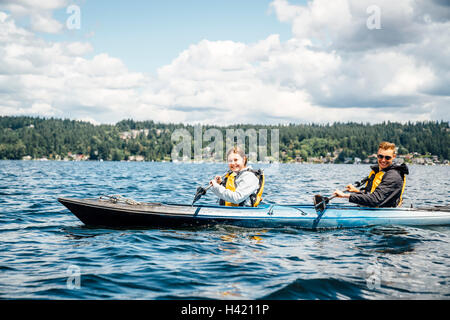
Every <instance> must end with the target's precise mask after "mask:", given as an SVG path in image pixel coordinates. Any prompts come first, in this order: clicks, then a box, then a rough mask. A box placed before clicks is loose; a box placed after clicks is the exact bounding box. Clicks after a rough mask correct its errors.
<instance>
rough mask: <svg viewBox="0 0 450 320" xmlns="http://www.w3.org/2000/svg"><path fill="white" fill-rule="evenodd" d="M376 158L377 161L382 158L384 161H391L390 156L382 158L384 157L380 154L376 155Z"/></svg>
mask: <svg viewBox="0 0 450 320" xmlns="http://www.w3.org/2000/svg"><path fill="white" fill-rule="evenodd" d="M377 157H378V159H380V160H381V159H383V158H385V159H386V160H391V159H392V157H391V156H384V155H382V154H378V155H377Z"/></svg>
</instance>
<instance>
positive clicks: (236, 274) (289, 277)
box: [0, 161, 450, 299]
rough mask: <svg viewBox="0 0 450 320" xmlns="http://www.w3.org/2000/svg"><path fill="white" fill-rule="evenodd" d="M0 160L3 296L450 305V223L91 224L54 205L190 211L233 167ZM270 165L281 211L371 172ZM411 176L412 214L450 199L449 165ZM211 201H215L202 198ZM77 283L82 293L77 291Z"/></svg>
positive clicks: (271, 196)
mask: <svg viewBox="0 0 450 320" xmlns="http://www.w3.org/2000/svg"><path fill="white" fill-rule="evenodd" d="M0 164H1V171H0V252H1V253H2V254H1V255H0V272H1V277H0V297H1V298H6V299H15V298H19V299H392V298H394V299H397V298H398V299H422V298H423V299H436V298H437V299H442V298H444V299H448V297H450V289H449V288H450V286H449V282H448V279H449V278H450V277H449V276H450V273H449V270H450V245H449V244H450V230H449V228H448V227H424V228H413V227H397V226H383V227H372V228H362V229H347V230H328V231H321V232H313V231H306V230H299V229H295V228H289V227H286V228H277V229H246V228H239V227H233V226H214V227H201V228H182V229H158V228H155V229H146V228H141V229H102V228H92V227H86V226H84V225H83V224H82V223H81V222H80V221H79V220H78V219H77V218H76V217H74V216H73V215H72V214H70V213H69V211H68V210H66V209H65V208H64V207H63V206H61V205H60V204H59V203H58V202H57V201H56V199H57V198H58V197H63V196H65V197H80V198H81V197H98V196H99V195H100V194H122V195H123V196H126V197H130V198H133V199H135V200H137V201H167V202H180V203H190V202H191V201H192V197H193V194H194V192H195V188H196V187H197V186H198V185H205V184H206V183H207V182H208V180H209V179H211V177H213V176H214V175H215V174H217V173H221V172H224V171H225V169H226V168H225V167H224V165H222V164H172V163H123V162H120V163H119V162H102V163H100V162H79V163H76V162H51V161H48V162H37V161H28V162H25V161H1V162H0ZM254 167H257V165H254ZM263 167H264V168H265V169H266V174H267V181H266V191H265V200H266V201H272V202H278V203H305V202H306V203H311V201H312V200H311V198H312V195H313V194H315V193H321V194H325V195H327V194H330V193H331V192H332V191H333V190H334V189H336V188H342V187H343V186H345V185H346V184H348V183H349V182H352V181H355V180H358V179H360V178H361V177H363V176H364V175H366V174H367V172H368V168H367V166H353V165H334V166H333V165H280V166H275V167H271V166H268V165H263ZM410 171H411V175H410V176H409V177H408V184H407V189H406V193H405V203H406V206H409V205H410V204H411V203H412V204H413V205H439V204H441V205H442V204H447V203H448V202H449V201H448V200H449V191H448V189H446V188H442V186H443V185H446V183H447V177H448V176H449V168H448V167H437V166H436V167H415V166H413V167H412V168H411V170H410ZM286 181H288V182H289V183H286ZM423 190H428V191H427V192H424V191H423ZM333 201H336V202H337V203H338V202H342V201H343V200H333ZM215 202H216V199H215V198H214V197H213V196H212V195H211V194H207V195H205V196H204V197H203V198H202V199H201V200H200V203H205V204H206V203H210V204H211V203H215ZM74 270H75V271H79V274H76V272H75V274H74V273H73V272H74ZM74 277H75V278H74ZM77 277H78V278H77ZM76 279H79V288H73V287H72V286H71V285H70V284H73V281H75V280H76ZM71 281H72V282H71Z"/></svg>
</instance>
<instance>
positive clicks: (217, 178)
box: [209, 176, 222, 186]
mask: <svg viewBox="0 0 450 320" xmlns="http://www.w3.org/2000/svg"><path fill="white" fill-rule="evenodd" d="M214 183H217V184H221V183H222V177H221V176H215V177H214V179H213V180H211V181H210V182H209V184H210V185H212V186H213V185H214Z"/></svg>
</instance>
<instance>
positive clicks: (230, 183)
mask: <svg viewBox="0 0 450 320" xmlns="http://www.w3.org/2000/svg"><path fill="white" fill-rule="evenodd" d="M245 171H250V172H252V173H253V174H254V175H255V176H256V177H257V178H258V179H259V188H258V190H257V191H256V192H255V193H253V194H251V195H250V202H251V205H252V207H257V206H258V205H259V203H260V202H261V201H262V194H263V191H264V180H265V179H264V173H263V171H262V170H261V169H260V170H252V169H245ZM236 176H237V174H236V173H234V172H231V173H227V174H226V175H225V178H224V181H223V182H222V184H224V185H225V189H227V190H230V191H233V192H234V191H236V183H235V181H236ZM244 202H245V201H244ZM244 202H241V203H239V204H236V203H232V202H228V201H224V200H220V201H219V203H220V204H221V205H225V206H230V207H242V206H243V205H244Z"/></svg>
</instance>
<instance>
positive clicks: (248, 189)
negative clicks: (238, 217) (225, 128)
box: [210, 147, 264, 207]
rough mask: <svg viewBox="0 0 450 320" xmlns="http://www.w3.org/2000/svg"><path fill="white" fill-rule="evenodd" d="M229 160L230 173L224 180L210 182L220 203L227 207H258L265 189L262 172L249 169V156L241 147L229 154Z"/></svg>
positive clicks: (235, 148)
mask: <svg viewBox="0 0 450 320" xmlns="http://www.w3.org/2000/svg"><path fill="white" fill-rule="evenodd" d="M227 160H228V167H229V168H230V172H229V173H227V174H226V175H225V178H224V180H222V177H220V176H216V177H215V178H214V180H211V181H210V184H211V190H212V191H213V192H214V194H215V195H216V196H218V197H219V199H220V201H219V203H220V204H221V205H225V206H246V207H256V206H258V204H259V203H260V201H261V195H262V192H263V189H264V174H263V173H262V171H261V170H253V169H252V168H251V167H247V156H246V155H245V153H244V151H243V150H242V149H241V148H239V147H234V148H232V149H230V150H229V151H228V152H227Z"/></svg>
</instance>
